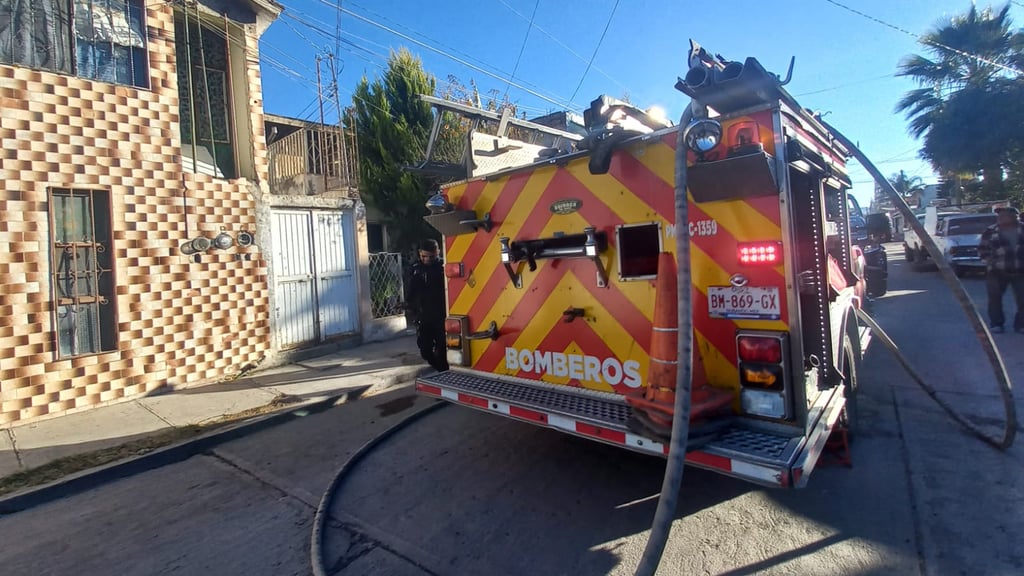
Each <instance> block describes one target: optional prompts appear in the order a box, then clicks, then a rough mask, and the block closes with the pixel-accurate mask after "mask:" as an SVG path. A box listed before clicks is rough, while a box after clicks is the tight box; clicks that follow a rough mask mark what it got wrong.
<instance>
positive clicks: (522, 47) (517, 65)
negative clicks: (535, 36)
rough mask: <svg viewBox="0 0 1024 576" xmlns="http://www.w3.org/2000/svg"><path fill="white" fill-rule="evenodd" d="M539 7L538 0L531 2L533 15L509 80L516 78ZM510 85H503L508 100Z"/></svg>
mask: <svg viewBox="0 0 1024 576" xmlns="http://www.w3.org/2000/svg"><path fill="white" fill-rule="evenodd" d="M538 6H540V0H533V14H530V24H529V25H528V26H527V27H526V35H525V36H523V45H522V46H520V47H519V55H518V56H516V65H515V66H513V67H512V75H511V76H509V79H512V78H515V77H516V72H518V71H519V62H520V61H521V60H522V59H523V52H524V51H526V42H527V41H528V40H529V39H530V31H531V30H533V20H534V18H536V17H537V7H538ZM510 86H511V84H506V85H505V96H504V98H508V89H509V87H510Z"/></svg>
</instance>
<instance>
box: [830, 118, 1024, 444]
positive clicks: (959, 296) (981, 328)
mask: <svg viewBox="0 0 1024 576" xmlns="http://www.w3.org/2000/svg"><path fill="white" fill-rule="evenodd" d="M819 121H820V122H821V123H822V124H824V125H825V127H826V128H828V130H829V131H830V132H831V133H832V135H833V136H834V137H835V138H836V140H838V141H839V142H840V143H841V144H842V145H843V146H845V147H846V148H847V149H848V150H849V151H850V152H851V153H852V154H853V156H854V158H856V159H857V160H858V161H860V163H861V164H862V165H863V166H864V168H866V169H867V171H868V172H869V173H870V174H871V176H872V177H873V178H874V179H875V182H876V183H877V184H878V185H879V186H881V187H882V189H883V190H885V193H886V194H887V195H888V196H889V198H890V199H891V200H892V203H893V205H894V206H896V207H897V208H898V209H899V211H900V214H902V215H903V217H904V218H905V219H906V221H907V222H909V223H910V226H911V227H912V228H913V229H914V231H915V232H917V235H918V237H920V239H921V242H922V243H923V244H924V246H925V248H926V249H927V250H928V254H929V255H931V257H932V261H934V262H935V264H936V265H937V266H938V268H939V273H940V274H941V275H942V279H943V280H944V281H945V283H946V285H947V286H949V289H950V290H951V291H952V292H953V297H954V298H956V301H957V303H958V304H960V307H961V308H962V309H963V311H964V314H965V315H966V316H967V319H968V320H969V321H970V322H971V327H972V328H973V330H974V335H975V336H976V337H977V339H978V342H979V343H981V347H982V349H983V350H984V352H985V356H986V357H987V358H988V361H989V364H990V365H991V367H992V372H993V373H994V374H995V377H996V381H997V382H996V383H997V385H998V387H999V394H1000V396H1001V398H1002V401H1003V409H1004V411H1005V415H1006V421H1005V425H1004V427H1003V433H1002V437H1001V438H996V437H993V436H990V435H988V434H986V433H985V432H984V431H983V430H981V429H980V428H979V427H978V426H976V425H975V424H974V423H972V422H971V421H970V420H968V419H967V418H966V417H964V416H963V415H962V414H960V413H959V412H957V411H956V409H954V408H953V407H952V406H951V405H950V404H949V403H947V402H946V401H944V400H943V399H942V398H940V397H939V395H938V393H937V392H936V391H935V389H934V388H932V387H931V386H929V385H928V383H926V382H925V381H924V379H923V378H921V375H920V374H919V373H918V372H917V371H916V370H914V368H913V367H911V365H910V363H909V362H908V361H907V359H906V357H905V356H904V355H903V354H902V353H901V352H900V350H899V347H898V346H897V345H896V343H895V342H893V341H892V338H890V337H889V335H888V334H886V333H885V331H884V330H882V327H881V326H879V325H878V323H877V322H875V321H874V320H873V319H872V318H871V317H870V316H868V315H867V313H866V312H864V310H863V309H857V316H858V317H859V318H860V319H861V320H862V321H864V323H865V324H867V325H868V327H870V328H871V329H872V330H873V331H874V332H875V333H876V334H877V335H878V336H879V337H880V338H881V340H882V342H883V343H884V344H885V346H886V347H887V348H888V349H889V350H890V351H892V353H893V354H894V355H895V356H896V360H897V361H898V362H899V363H900V365H901V366H903V368H904V369H905V370H906V371H907V373H908V374H909V375H910V377H911V378H912V379H913V380H914V382H916V383H917V385H918V386H920V387H921V388H922V389H923V390H924V391H925V393H926V394H928V396H929V397H930V398H931V399H932V400H934V401H935V402H936V403H937V404H938V405H939V406H940V407H941V408H942V409H943V410H944V411H945V412H946V413H947V414H948V415H949V416H950V418H952V419H953V420H954V421H956V423H958V424H960V425H961V426H963V427H964V428H965V429H966V430H967V431H968V432H970V433H971V434H973V435H974V436H976V437H978V438H979V439H981V440H982V441H983V442H985V443H987V444H989V445H991V446H993V447H994V448H997V449H999V450H1003V451H1005V450H1007V449H1008V448H1009V447H1010V446H1012V445H1013V440H1014V437H1015V436H1016V435H1017V409H1016V406H1015V405H1014V403H1013V388H1012V386H1011V384H1010V377H1009V375H1008V374H1007V373H1006V365H1005V364H1004V363H1003V358H1002V356H1000V355H999V350H998V349H997V348H996V345H995V342H994V341H993V340H992V333H991V332H989V330H988V327H987V325H986V324H985V321H984V319H982V317H981V313H980V312H978V309H977V308H976V307H975V306H974V304H973V303H972V302H971V297H970V295H968V294H967V290H966V289H964V286H963V284H961V283H960V279H959V278H957V277H956V274H955V273H954V272H953V269H952V268H951V267H950V266H949V264H948V263H947V262H946V259H945V258H944V257H943V255H942V252H940V251H939V248H938V246H936V244H935V240H934V239H932V237H931V235H930V234H928V232H927V231H926V230H925V229H924V226H923V225H922V224H921V222H919V221H918V219H917V216H916V215H915V214H914V213H913V211H911V209H910V206H908V205H907V203H906V202H905V201H904V200H903V197H902V196H900V194H899V193H898V192H897V191H896V189H895V188H893V186H892V184H891V183H889V181H888V180H886V179H885V177H884V176H882V173H881V172H880V171H879V170H878V168H877V167H875V165H874V164H872V163H871V160H869V159H868V158H867V156H865V155H864V153H863V152H862V151H861V150H860V148H858V147H857V145H855V144H854V143H853V142H851V141H850V140H849V139H848V138H846V137H845V136H843V134H842V133H840V132H839V131H838V130H836V129H835V128H833V127H832V126H830V125H829V124H827V123H825V122H824V121H822V120H820V119H819Z"/></svg>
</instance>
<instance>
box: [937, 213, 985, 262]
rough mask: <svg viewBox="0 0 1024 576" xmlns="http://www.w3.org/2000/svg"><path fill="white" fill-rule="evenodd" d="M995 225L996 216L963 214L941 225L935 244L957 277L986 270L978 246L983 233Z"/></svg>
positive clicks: (952, 217)
mask: <svg viewBox="0 0 1024 576" xmlns="http://www.w3.org/2000/svg"><path fill="white" fill-rule="evenodd" d="M995 223H996V215H995V214H963V215H960V216H950V217H949V218H946V219H945V221H944V222H943V223H942V224H940V225H939V227H938V229H937V230H936V233H935V243H936V244H937V245H938V246H939V248H941V249H942V255H943V256H944V257H945V259H946V262H948V263H949V266H950V268H952V269H953V272H955V273H956V275H957V276H963V275H965V274H967V273H968V272H972V271H984V270H985V262H983V261H982V260H981V257H980V256H979V255H978V245H979V244H980V243H981V234H982V232H984V231H985V229H986V228H988V227H989V226H992V225H993V224H995Z"/></svg>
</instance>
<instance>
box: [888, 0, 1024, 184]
mask: <svg viewBox="0 0 1024 576" xmlns="http://www.w3.org/2000/svg"><path fill="white" fill-rule="evenodd" d="M921 44H922V45H923V46H925V47H926V48H927V49H928V50H929V51H930V52H931V53H932V55H933V58H927V57H925V56H921V55H916V54H915V55H911V56H908V57H906V58H904V59H903V61H902V62H901V63H900V67H899V72H898V75H900V76H907V77H910V78H913V79H914V80H915V81H917V83H918V85H919V86H921V87H920V88H917V89H915V90H911V91H910V92H908V93H907V94H905V95H904V96H903V98H901V99H900V101H899V102H898V103H897V105H896V110H897V111H898V112H902V113H904V114H905V116H906V117H907V119H908V120H909V121H910V124H909V131H910V133H911V134H912V135H913V136H915V137H917V138H921V137H923V138H924V146H923V148H922V150H921V155H922V157H924V158H925V159H927V160H929V161H930V162H931V163H932V166H933V167H934V168H935V169H936V170H938V171H940V172H943V173H946V172H957V173H960V172H975V173H981V174H982V175H983V176H984V194H985V195H986V196H989V197H991V198H992V199H995V198H998V197H1001V196H1003V195H1004V192H1005V190H1004V172H1005V170H1006V168H1007V164H1008V163H1009V162H1010V161H1011V158H1012V154H1013V153H1014V152H1013V151H1014V150H1019V149H1020V148H1021V142H1022V140H1024V135H1022V133H1024V130H1022V127H1024V110H1022V108H1024V107H1022V106H1021V105H1020V102H1022V101H1024V80H1022V79H1021V75H1020V74H1019V73H1018V72H1016V70H1020V65H1021V64H1024V33H1021V32H1020V31H1019V30H1018V31H1015V30H1013V28H1012V22H1011V19H1010V17H1009V5H1006V6H1004V7H1003V8H1002V9H1000V10H998V11H996V10H993V9H991V8H987V9H983V10H979V9H978V8H977V7H976V6H971V8H970V9H969V10H968V11H967V13H966V14H964V15H961V16H958V17H956V18H953V19H952V20H951V21H949V22H946V23H943V24H942V25H940V26H939V27H937V28H936V29H935V30H933V31H931V32H929V33H927V34H925V35H924V36H922V38H921Z"/></svg>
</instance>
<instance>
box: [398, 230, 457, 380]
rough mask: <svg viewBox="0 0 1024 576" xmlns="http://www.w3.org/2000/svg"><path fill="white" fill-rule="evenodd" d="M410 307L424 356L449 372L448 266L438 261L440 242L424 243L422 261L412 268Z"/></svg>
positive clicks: (421, 250) (421, 249) (420, 251)
mask: <svg viewBox="0 0 1024 576" xmlns="http://www.w3.org/2000/svg"><path fill="white" fill-rule="evenodd" d="M408 301H409V308H410V310H411V311H412V312H413V317H414V318H416V322H417V324H418V329H417V331H416V345H417V346H419V348H420V355H422V356H423V359H424V360H426V361H427V363H428V364H430V365H431V366H433V367H434V369H435V370H437V371H439V372H440V371H444V370H447V369H448V359H447V355H446V348H445V343H444V317H445V310H446V302H445V295H444V266H443V265H442V264H441V260H440V259H439V258H438V246H437V241H436V240H432V239H427V240H424V241H423V243H422V244H420V249H419V262H417V263H416V264H414V265H413V267H412V278H411V279H410V280H409V300H408Z"/></svg>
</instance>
